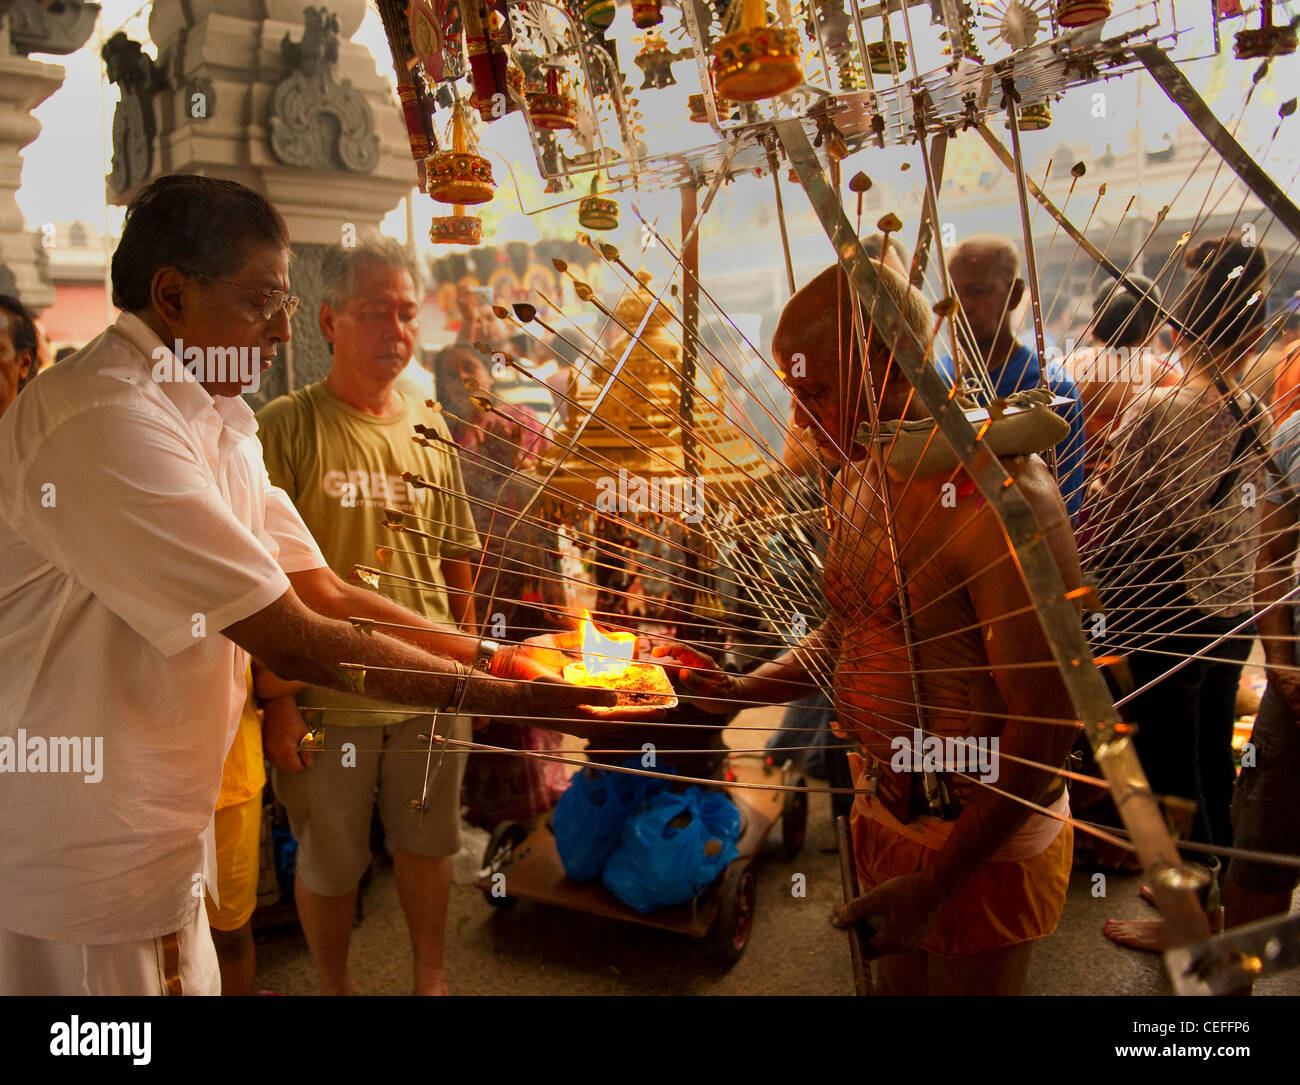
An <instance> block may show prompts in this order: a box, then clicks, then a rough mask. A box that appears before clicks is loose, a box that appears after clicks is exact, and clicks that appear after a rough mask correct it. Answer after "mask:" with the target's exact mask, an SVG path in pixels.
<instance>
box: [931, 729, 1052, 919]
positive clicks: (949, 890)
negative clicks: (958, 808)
mask: <svg viewBox="0 0 1300 1085" xmlns="http://www.w3.org/2000/svg"><path fill="white" fill-rule="evenodd" d="M1077 733H1078V732H1077V731H1076V730H1075V729H1074V728H1072V727H1070V726H1068V725H1066V724H1064V723H1062V725H1061V726H1057V725H1055V724H1045V723H1041V722H1030V721H1011V722H1009V723H1008V724H1007V725H1006V727H1005V728H1004V729H1003V731H1002V734H1001V735H1000V736H999V739H998V753H999V757H998V760H997V761H996V765H997V770H998V779H997V782H996V783H993V782H992V781H990V783H991V784H992V786H994V787H997V788H998V789H999V790H1000V791H1005V792H1007V793H1008V794H1009V795H1015V796H1018V797H1019V798H1021V799H1024V800H1026V801H1027V802H1030V803H1033V804H1034V805H1035V806H1041V805H1043V799H1044V798H1045V797H1046V796H1047V794H1048V792H1049V790H1050V789H1051V787H1052V784H1053V783H1054V782H1055V780H1056V779H1057V776H1056V774H1055V773H1054V772H1049V771H1048V770H1046V769H1038V768H1032V767H1031V766H1029V765H1025V764H1021V763H1019V761H1012V760H1009V759H1005V758H1003V757H1002V756H1001V755H1003V754H1010V755H1012V756H1014V757H1016V758H1020V759H1023V760H1025V761H1032V762H1035V763H1037V764H1040V765H1050V766H1053V767H1059V766H1061V765H1063V764H1064V763H1065V759H1066V757H1067V756H1068V755H1069V752H1070V747H1071V746H1072V745H1073V742H1074V736H1075V735H1076V734H1077ZM1033 812H1034V811H1033V809H1032V808H1031V807H1029V806H1026V805H1025V804H1024V803H1021V802H1017V801H1016V800H1015V799H1011V798H1006V797H1004V796H1003V795H1000V794H997V793H996V792H994V791H992V790H990V788H988V787H984V786H978V785H977V787H976V792H975V796H974V798H973V799H972V800H971V801H970V802H969V803H968V804H967V805H966V807H965V808H964V809H963V810H962V812H961V815H960V816H959V817H958V818H957V820H956V822H954V823H953V828H952V832H951V834H950V835H949V837H948V839H947V841H946V842H945V843H944V846H943V847H942V848H941V849H940V850H939V853H938V855H937V856H936V857H935V860H934V863H933V864H931V868H930V869H931V873H932V874H933V875H934V877H935V879H936V883H937V884H938V885H939V886H940V887H941V888H942V889H943V890H944V891H945V893H946V894H948V895H950V896H952V895H956V893H957V891H958V890H960V888H961V887H962V886H963V885H964V884H965V883H966V881H967V879H969V878H970V876H971V875H972V874H973V873H974V872H975V870H976V868H977V867H979V866H981V865H982V864H983V863H986V862H988V860H989V857H990V856H992V855H993V853H994V852H996V851H997V850H998V848H999V847H1001V846H1002V844H1003V843H1004V842H1005V841H1006V840H1007V838H1008V837H1010V836H1011V835H1012V834H1013V833H1015V832H1016V831H1017V830H1018V829H1020V827H1021V826H1022V825H1024V823H1025V821H1026V819H1027V818H1028V817H1029V816H1030V815H1031V814H1032V813H1033Z"/></svg>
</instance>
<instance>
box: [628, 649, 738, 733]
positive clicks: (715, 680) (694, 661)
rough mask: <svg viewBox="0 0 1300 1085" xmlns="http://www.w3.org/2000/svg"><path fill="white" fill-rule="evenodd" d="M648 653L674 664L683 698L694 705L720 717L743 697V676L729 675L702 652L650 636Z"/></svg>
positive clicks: (733, 707)
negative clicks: (683, 694)
mask: <svg viewBox="0 0 1300 1085" xmlns="http://www.w3.org/2000/svg"><path fill="white" fill-rule="evenodd" d="M650 655H651V657H652V658H654V659H662V658H664V657H665V656H667V657H669V658H670V659H671V660H673V661H674V662H676V663H677V665H678V668H679V669H678V671H677V677H678V680H679V681H680V682H681V684H682V685H683V686H685V687H686V700H688V701H690V702H691V704H693V705H695V707H696V708H702V709H703V710H704V711H705V712H712V713H715V714H716V715H720V716H722V715H726V714H727V713H728V712H734V711H735V710H736V709H737V707H739V706H738V705H737V704H736V702H737V701H739V700H742V699H743V692H744V683H745V677H744V675H739V674H729V673H728V672H727V671H724V670H723V669H722V668H721V667H719V666H718V664H717V663H716V662H715V661H714V660H712V659H710V658H709V657H708V656H707V655H705V654H704V653H703V652H700V651H697V650H696V649H694V648H689V647H687V646H686V645H684V644H680V643H677V642H675V641H664V640H657V639H652V640H651V641H650Z"/></svg>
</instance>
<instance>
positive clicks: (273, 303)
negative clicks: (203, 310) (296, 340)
mask: <svg viewBox="0 0 1300 1085" xmlns="http://www.w3.org/2000/svg"><path fill="white" fill-rule="evenodd" d="M178 270H180V271H183V272H185V274H186V275H197V276H198V277H199V278H200V279H209V280H211V281H212V282H214V283H225V284H226V286H233V287H236V288H238V289H239V290H242V291H244V292H245V293H246V294H256V295H257V296H258V297H259V298H262V299H263V301H262V309H261V314H262V319H263V320H270V319H271V318H272V317H273V316H275V314H276V313H278V312H279V311H280V310H281V309H283V310H284V312H285V315H286V316H289V317H292V316H293V314H294V313H296V312H297V311H298V305H299V304H300V302H299V299H298V298H297V297H296V296H295V295H293V294H286V293H285V292H284V291H283V290H269V291H268V290H254V289H253V288H252V287H251V286H244V285H243V283H232V282H231V281H230V280H229V279H218V278H217V277H216V276H215V275H205V274H204V273H203V272H202V271H195V270H194V269H193V268H188V267H179V265H178Z"/></svg>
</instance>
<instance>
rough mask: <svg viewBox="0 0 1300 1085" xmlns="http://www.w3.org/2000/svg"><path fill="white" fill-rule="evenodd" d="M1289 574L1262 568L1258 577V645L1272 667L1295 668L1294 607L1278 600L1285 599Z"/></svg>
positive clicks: (1281, 570) (1256, 601) (1256, 577)
mask: <svg viewBox="0 0 1300 1085" xmlns="http://www.w3.org/2000/svg"><path fill="white" fill-rule="evenodd" d="M1289 581H1290V574H1289V573H1288V572H1287V571H1285V570H1283V569H1278V568H1276V567H1273V568H1262V569H1260V570H1259V571H1258V572H1257V573H1256V574H1255V607H1256V609H1257V610H1258V611H1259V612H1260V614H1259V617H1258V619H1256V625H1257V626H1258V627H1259V643H1260V647H1261V648H1262V649H1263V650H1264V660H1265V662H1266V663H1268V665H1269V666H1272V667H1289V666H1291V665H1292V662H1293V657H1292V637H1293V635H1292V632H1291V628H1292V626H1291V607H1292V603H1289V602H1288V603H1281V602H1278V600H1280V599H1282V598H1283V597H1284V596H1285V595H1286V591H1287V584H1288V582H1289ZM1275 604H1276V605H1275Z"/></svg>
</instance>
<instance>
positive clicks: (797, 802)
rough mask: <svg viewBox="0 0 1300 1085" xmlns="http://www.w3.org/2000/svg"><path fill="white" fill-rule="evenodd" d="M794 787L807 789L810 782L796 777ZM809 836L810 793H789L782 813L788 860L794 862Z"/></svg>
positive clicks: (783, 835) (782, 832)
mask: <svg viewBox="0 0 1300 1085" xmlns="http://www.w3.org/2000/svg"><path fill="white" fill-rule="evenodd" d="M792 783H793V786H794V787H800V788H802V787H807V786H808V781H807V780H806V779H805V778H804V777H802V776H799V777H796V778H795V780H794V781H792ZM807 836H808V792H806V791H787V792H786V793H785V809H784V810H782V811H781V843H782V844H783V845H784V846H785V855H786V858H787V859H791V860H793V859H794V858H796V857H797V856H798V854H799V853H800V852H801V851H803V842H804V839H805V838H806V837H807Z"/></svg>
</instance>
